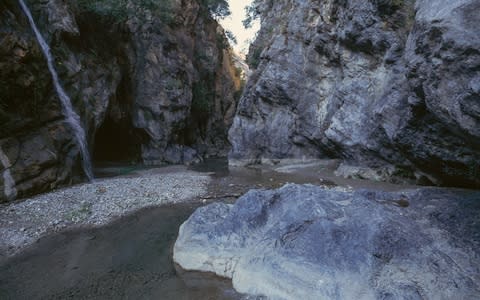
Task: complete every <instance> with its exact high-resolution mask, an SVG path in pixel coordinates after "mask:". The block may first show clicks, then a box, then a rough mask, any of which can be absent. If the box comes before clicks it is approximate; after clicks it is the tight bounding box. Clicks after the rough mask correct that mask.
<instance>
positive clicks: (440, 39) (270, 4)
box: [229, 0, 480, 188]
mask: <svg viewBox="0 0 480 300" xmlns="http://www.w3.org/2000/svg"><path fill="white" fill-rule="evenodd" d="M257 2H258V3H259V6H258V12H259V13H260V15H261V29H260V32H259V34H258V37H257V39H256V41H255V42H254V43H253V44H252V46H251V48H250V53H249V58H248V60H249V62H250V65H251V66H252V67H253V68H255V70H254V72H253V74H252V75H251V77H250V80H249V82H248V83H247V87H246V90H245V92H244V94H243V97H242V98H241V100H240V103H239V105H238V111H237V114H236V116H235V119H234V123H233V126H232V128H231V129H230V132H229V139H230V141H231V143H232V151H231V152H230V155H229V157H230V161H231V163H232V164H241V165H245V164H256V163H262V162H269V163H272V162H273V163H276V162H277V161H278V160H281V159H292V158H296V159H304V158H308V159H311V158H340V159H343V160H345V162H346V164H351V165H353V166H357V167H372V168H380V169H382V168H383V169H385V168H393V169H394V170H396V171H395V172H396V173H399V174H402V175H404V176H406V177H410V178H412V179H413V180H416V181H417V182H421V181H424V182H429V183H435V184H440V185H450V186H469V187H477V188H478V187H479V186H480V176H479V174H480V166H479V162H480V143H479V141H480V90H479V82H480V32H479V31H478V30H477V28H478V27H479V26H480V15H479V14H478V13H476V12H478V11H479V10H480V2H479V1H477V0H454V1H444V0H417V1H414V0H398V1H396V0H395V1H387V0H320V1H313V0H279V1H269V0H265V1H257ZM395 172H394V173H395Z"/></svg>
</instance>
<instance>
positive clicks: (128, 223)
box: [0, 160, 408, 299]
mask: <svg viewBox="0 0 480 300" xmlns="http://www.w3.org/2000/svg"><path fill="white" fill-rule="evenodd" d="M97 174H99V175H100V174H103V175H102V176H97V177H105V176H106V177H108V178H103V179H99V180H98V181H97V182H95V183H94V184H84V185H81V186H77V187H70V188H67V189H64V190H61V191H57V192H54V193H50V194H45V195H41V196H39V197H34V198H32V199H28V200H26V201H23V202H21V203H14V204H10V205H7V206H3V207H1V208H0V211H1V212H0V213H1V214H3V215H2V216H3V217H4V220H3V222H4V223H2V227H5V226H7V225H8V224H7V225H5V224H6V223H5V219H8V218H7V217H5V215H8V212H10V211H11V210H12V209H14V210H16V211H15V214H16V215H17V216H20V215H22V211H21V208H22V207H29V209H30V210H29V211H28V213H30V214H32V211H36V209H39V212H41V211H42V210H43V211H44V210H45V209H46V208H45V207H44V206H48V205H52V207H54V208H55V204H53V203H52V204H48V202H42V201H40V200H43V199H48V198H49V195H50V196H51V197H50V198H51V200H52V201H53V200H57V201H58V200H59V198H58V197H59V194H58V193H60V194H61V195H70V198H72V197H73V196H72V194H75V193H83V194H84V195H86V196H88V195H90V194H88V192H87V191H90V190H93V194H92V195H94V196H92V197H97V196H98V197H100V198H98V199H100V200H98V199H97V200H98V201H102V200H101V199H104V198H105V199H104V201H107V200H111V201H117V202H116V203H125V202H123V201H120V200H119V199H118V197H116V196H115V195H114V194H112V195H109V194H108V193H109V192H112V193H116V192H118V190H115V184H117V188H118V189H124V190H121V193H120V194H123V193H130V192H131V191H132V189H133V190H139V189H140V191H137V192H135V193H134V194H132V195H129V198H131V197H136V196H139V197H140V198H141V199H142V201H144V200H145V199H147V200H148V199H149V200H148V201H144V202H141V201H139V200H138V199H137V200H135V199H134V200H135V201H134V200H131V199H130V202H129V203H130V205H129V206H125V210H124V211H118V207H116V210H115V212H116V213H114V214H113V215H112V216H111V217H109V218H103V217H104V216H105V214H98V213H97V215H95V213H96V212H95V211H94V210H95V206H94V205H93V204H92V205H90V206H88V209H89V211H87V210H86V209H84V211H80V212H79V214H78V216H75V217H78V218H77V222H70V223H68V222H67V221H65V220H63V221H62V222H66V223H60V224H63V226H60V227H59V226H58V224H57V225H55V224H53V225H52V224H51V221H50V222H47V221H48V217H46V219H45V220H43V219H42V220H43V221H42V222H43V223H41V224H46V223H45V222H47V223H48V224H50V225H48V226H47V229H42V230H43V231H41V230H40V229H39V228H35V226H40V225H38V224H40V223H38V224H37V223H35V221H34V219H35V218H34V217H32V216H30V219H28V220H31V222H32V223H31V224H20V225H19V224H9V225H8V226H10V227H11V228H13V229H12V230H17V231H19V232H18V234H20V235H21V234H24V233H25V232H26V231H31V232H40V233H39V234H38V238H36V237H37V236H35V235H34V236H32V237H31V239H30V240H29V243H26V244H20V245H15V247H17V248H15V249H16V251H15V252H12V253H13V254H15V255H4V257H3V258H2V261H1V262H0V269H1V272H0V298H1V299H65V298H74V299H106V298H108V299H246V298H248V297H247V296H244V295H240V294H238V293H236V292H235V291H234V290H233V288H232V286H231V283H230V282H229V281H227V280H224V279H222V278H218V277H216V276H213V275H210V274H204V273H195V272H185V271H183V270H181V269H180V268H178V267H176V266H175V265H174V263H173V261H172V247H173V244H174V242H175V239H176V237H177V234H178V228H179V226H180V225H181V224H182V223H183V222H184V221H185V220H186V219H187V218H188V217H189V216H190V214H191V213H192V212H193V211H194V210H195V209H196V208H198V207H200V206H202V205H206V204H208V203H211V202H215V201H223V202H228V203H233V202H234V201H235V200H236V199H237V198H238V197H239V196H241V195H242V194H244V193H245V192H247V191H248V190H250V189H253V188H260V189H263V188H268V189H269V188H277V187H280V186H283V185H284V184H285V183H287V182H291V183H300V184H303V183H310V184H315V185H323V186H325V187H336V188H342V189H346V190H348V189H356V188H361V187H368V188H377V189H383V190H399V189H403V188H408V186H401V185H393V184H385V183H379V182H370V181H365V180H347V179H342V178H338V177H335V176H334V175H333V172H332V171H331V168H330V163H329V162H328V161H327V162H319V163H315V164H303V165H294V166H288V167H286V166H283V167H254V168H229V167H228V164H227V162H226V161H225V160H210V161H207V162H205V163H203V164H199V165H195V166H192V167H188V168H187V167H185V166H169V167H165V168H145V167H133V166H108V169H106V167H103V168H101V169H97ZM158 178H162V180H163V181H161V182H160V181H159V182H157V181H155V179H158ZM207 178H208V179H207ZM139 180H140V181H139ZM142 180H146V181H142ZM114 183H115V184H114ZM118 184H120V185H122V186H118ZM128 184H132V185H134V186H128ZM138 185H144V187H143V188H140V187H139V186H138ZM149 185H162V188H163V189H161V190H159V188H160V187H159V186H149ZM149 189H153V190H149ZM72 190H73V191H74V192H72V194H69V191H72ZM186 191H189V192H188V193H187V192H186ZM62 193H63V194H62ZM155 193H157V194H155ZM158 193H164V194H161V195H160V194H158ZM168 193H169V195H166V194H168ZM106 195H107V196H106ZM101 197H104V198H101ZM149 197H150V198H149ZM140 198H139V199H140ZM39 199H40V200H39ZM62 199H63V198H62ZM75 199H76V198H75ZM81 199H82V197H79V198H78V199H76V200H74V201H73V200H72V201H73V202H72V204H71V205H73V206H74V208H75V209H77V206H75V205H77V204H78V203H76V202H75V201H77V202H78V201H86V200H85V199H83V200H81ZM112 199H113V200H112ZM152 199H153V200H152ZM63 200H65V199H63ZM118 201H120V202H118ZM127 202H128V201H127ZM139 202H140V204H139ZM32 203H33V204H32ZM35 203H40V204H37V207H35V206H33V207H32V205H34V204H35ZM87 203H90V202H87ZM19 205H24V206H19ZM25 205H26V206H25ZM28 205H30V206H28ZM40 207H43V208H40ZM82 207H86V206H85V205H83V206H82V205H80V208H82ZM100 208H101V209H104V210H108V209H109V208H108V206H105V205H103V206H100ZM66 211H68V209H67V210H66ZM74 211H76V210H74ZM47 215H48V214H47ZM8 216H10V219H8V220H10V221H9V222H15V219H14V218H13V216H14V215H8ZM95 216H100V217H101V218H100V219H95ZM68 217H71V215H68ZM51 218H53V220H57V219H58V217H57V216H54V217H51ZM82 218H83V219H82ZM28 220H27V221H28ZM27 221H25V220H21V222H27ZM19 222H20V221H19ZM49 226H50V227H49ZM52 226H53V227H52ZM20 227H21V228H20ZM49 228H50V229H49ZM52 228H54V229H55V230H52ZM4 229H5V228H4ZM39 230H40V231H39ZM1 239H2V240H5V237H2V238H1ZM3 242H5V241H3ZM7 243H8V241H7Z"/></svg>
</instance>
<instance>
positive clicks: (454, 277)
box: [174, 184, 480, 300]
mask: <svg viewBox="0 0 480 300" xmlns="http://www.w3.org/2000/svg"><path fill="white" fill-rule="evenodd" d="M479 200H480V193H479V192H478V191H477V192H475V191H471V190H458V189H457V190H448V189H445V188H423V189H416V190H405V191H401V192H393V193H392V192H381V191H372V190H358V191H353V192H352V191H345V190H341V189H339V188H336V189H335V188H334V189H325V188H323V187H318V186H313V185H294V184H288V185H285V186H283V187H282V188H280V189H277V190H251V191H250V192H248V193H247V194H245V195H244V196H242V197H241V198H239V199H238V200H237V202H236V203H235V204H234V205H231V204H224V203H214V204H210V205H208V206H204V207H202V208H199V209H197V210H196V211H195V213H194V214H193V215H192V216H191V217H190V218H189V219H188V220H187V221H186V222H185V223H184V224H183V225H182V226H181V228H180V232H179V237H178V239H177V241H176V243H175V246H174V260H175V261H176V262H177V263H178V264H180V266H182V267H183V268H185V269H187V270H199V271H207V272H214V273H216V274H218V275H220V276H224V277H227V278H231V279H232V282H233V286H234V288H235V289H236V290H238V291H239V292H241V293H246V294H250V295H256V296H266V297H267V299H412V300H413V299H478V298H479V297H480V269H479V267H480V252H479V249H480V247H479V246H480V236H479V233H480V227H479V223H478V214H479V213H480V201H479Z"/></svg>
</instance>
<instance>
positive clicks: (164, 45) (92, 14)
mask: <svg viewBox="0 0 480 300" xmlns="http://www.w3.org/2000/svg"><path fill="white" fill-rule="evenodd" d="M26 2H27V5H28V6H29V8H30V10H31V11H32V15H33V17H34V19H35V21H36V23H37V25H38V27H39V29H40V31H41V33H42V35H43V36H44V38H45V39H46V41H47V43H48V44H49V45H50V47H51V49H52V53H53V55H54V57H55V67H56V69H57V71H58V73H59V76H60V81H61V83H62V85H63V86H64V88H65V90H66V91H67V93H68V94H69V96H70V98H71V99H72V103H73V105H74V107H75V110H76V111H77V113H78V114H79V115H80V116H81V119H82V123H83V125H84V128H85V131H86V132H87V138H88V141H89V146H90V150H91V152H92V153H91V154H92V155H93V156H94V158H95V159H96V160H121V161H128V162H132V161H136V162H143V163H146V164H161V163H184V162H190V161H195V160H197V159H200V158H201V157H205V156H222V155H223V156H225V155H226V153H227V151H228V147H229V144H228V141H227V130H228V127H229V126H230V124H231V123H232V120H233V115H234V109H235V107H236V102H235V98H234V93H235V92H236V90H238V88H239V87H237V86H236V85H235V81H234V74H233V73H231V72H229V70H230V69H232V68H233V67H231V64H232V62H231V59H230V56H231V53H230V52H229V50H228V49H227V48H226V47H225V45H223V44H222V43H221V41H224V40H225V36H224V32H223V29H222V28H221V27H220V26H219V25H218V23H217V22H216V21H215V20H213V19H212V17H211V16H210V13H209V11H208V10H207V8H206V7H204V6H202V5H200V4H199V2H197V1H196V0H187V1H180V2H177V1H170V0H165V1H163V2H165V3H167V2H168V3H167V4H168V5H167V6H165V7H163V6H162V10H160V9H158V8H157V7H156V6H155V7H153V6H152V7H150V6H143V5H144V2H138V3H134V4H132V5H135V8H136V9H134V10H127V11H126V15H119V14H118V12H119V11H118V10H115V6H105V7H102V10H97V9H92V6H89V5H85V3H84V2H82V1H80V2H78V1H60V0H48V1H37V0H29V1H26ZM90 2H92V1H90ZM107 2H108V1H107ZM163 2H162V3H163ZM102 3H103V2H102ZM105 3H106V2H105ZM109 3H110V2H109ZM112 3H113V2H112ZM112 3H110V4H112ZM107 4H108V3H107ZM110 4H109V5H110ZM113 4H115V5H116V3H113ZM0 15H1V16H2V18H1V20H0V39H1V40H2V44H1V45H0V53H1V54H2V56H1V58H0V79H1V82H2V84H1V87H0V89H1V93H0V94H1V97H2V98H1V101H0V118H1V123H2V126H0V127H1V129H0V148H1V150H0V152H2V166H0V173H1V174H6V175H5V176H0V178H1V179H0V185H1V186H3V187H4V189H3V190H9V191H16V193H13V192H9V193H10V194H11V195H13V194H16V197H23V196H27V195H31V194H34V193H38V192H42V191H46V190H49V189H52V188H54V187H56V186H59V185H63V184H68V183H71V182H72V181H78V180H80V179H81V176H82V173H81V171H80V168H79V154H78V149H77V147H76V144H75V142H74V141H73V140H72V136H71V133H70V132H69V128H68V126H67V124H65V122H64V120H63V116H62V114H61V108H60V106H59V102H58V99H57V96H56V94H55V93H54V89H53V88H52V82H51V77H50V74H49V72H48V69H47V67H46V63H45V58H44V57H43V55H42V53H41V51H40V49H39V47H38V45H37V41H36V40H35V36H34V35H33V33H32V31H31V29H30V27H29V24H28V22H27V20H26V18H25V16H24V15H23V13H22V12H21V10H20V7H19V5H18V3H17V1H15V0H6V1H2V3H0ZM200 60H201V61H200ZM207 73H208V74H212V76H211V77H209V78H208V84H206V85H204V86H205V87H206V88H207V90H206V91H205V93H204V94H200V95H198V94H197V95H196V97H195V98H194V94H195V91H194V90H195V87H196V86H198V85H199V84H200V83H203V82H204V77H203V74H207ZM194 99H195V100H194ZM202 101H203V102H205V103H206V105H205V106H204V107H203V108H202V111H201V113H200V112H198V110H197V109H196V108H195V106H196V105H197V104H198V103H202ZM197 119H201V125H199V124H198V122H200V121H197ZM7 175H8V176H7ZM4 177H5V178H9V179H8V180H7V181H8V183H7V181H5V180H4ZM13 198H15V197H13V196H6V193H0V201H5V200H12V199H13Z"/></svg>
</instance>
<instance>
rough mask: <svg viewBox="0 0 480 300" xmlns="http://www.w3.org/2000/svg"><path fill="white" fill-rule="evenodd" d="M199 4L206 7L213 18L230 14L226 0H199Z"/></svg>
mask: <svg viewBox="0 0 480 300" xmlns="http://www.w3.org/2000/svg"><path fill="white" fill-rule="evenodd" d="M199 4H200V5H201V6H202V7H204V8H206V9H207V10H208V11H209V12H210V14H211V15H212V17H214V18H215V19H224V18H226V17H228V16H229V15H230V14H231V11H230V6H229V5H228V1H227V0H199Z"/></svg>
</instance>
